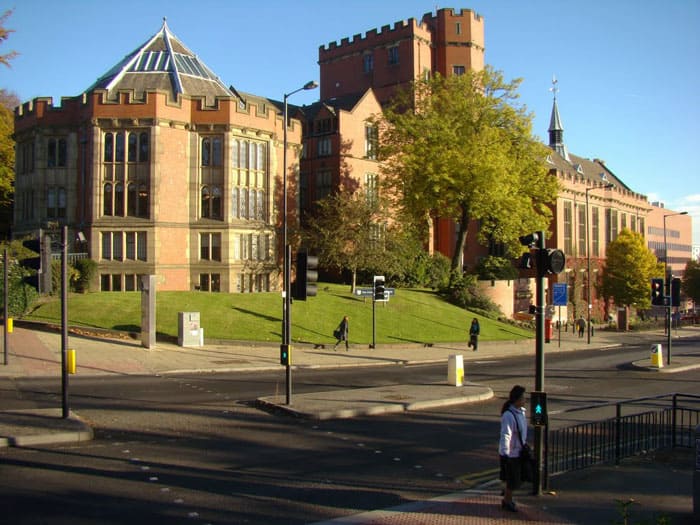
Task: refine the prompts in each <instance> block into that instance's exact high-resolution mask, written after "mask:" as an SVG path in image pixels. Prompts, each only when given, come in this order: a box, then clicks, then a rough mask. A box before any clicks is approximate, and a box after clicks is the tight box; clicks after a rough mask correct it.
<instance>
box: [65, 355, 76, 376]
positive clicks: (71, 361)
mask: <svg viewBox="0 0 700 525" xmlns="http://www.w3.org/2000/svg"><path fill="white" fill-rule="evenodd" d="M66 368H67V369H68V373H69V374H75V371H76V368H77V363H76V360H75V350H68V353H67V354H66Z"/></svg>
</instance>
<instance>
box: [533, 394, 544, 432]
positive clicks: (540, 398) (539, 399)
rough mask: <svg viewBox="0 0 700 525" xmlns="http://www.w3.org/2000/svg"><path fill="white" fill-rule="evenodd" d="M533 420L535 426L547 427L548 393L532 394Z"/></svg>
mask: <svg viewBox="0 0 700 525" xmlns="http://www.w3.org/2000/svg"><path fill="white" fill-rule="evenodd" d="M530 405H531V411H530V413H531V416H530V418H531V420H532V424H533V425H535V426H542V427H544V426H547V392H530Z"/></svg>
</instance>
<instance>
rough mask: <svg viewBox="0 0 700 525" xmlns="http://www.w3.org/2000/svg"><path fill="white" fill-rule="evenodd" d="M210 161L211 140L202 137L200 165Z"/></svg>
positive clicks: (207, 164)
mask: <svg viewBox="0 0 700 525" xmlns="http://www.w3.org/2000/svg"><path fill="white" fill-rule="evenodd" d="M210 163H211V140H209V139H207V138H205V139H202V166H209V165H210Z"/></svg>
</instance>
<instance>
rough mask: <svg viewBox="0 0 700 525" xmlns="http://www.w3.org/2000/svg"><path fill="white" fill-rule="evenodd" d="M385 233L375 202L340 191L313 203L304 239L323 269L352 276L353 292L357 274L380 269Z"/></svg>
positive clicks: (362, 194) (358, 193)
mask: <svg viewBox="0 0 700 525" xmlns="http://www.w3.org/2000/svg"><path fill="white" fill-rule="evenodd" d="M385 231H386V226H385V222H384V218H383V215H382V213H381V206H380V205H379V203H378V201H377V200H376V199H374V198H369V195H368V194H367V193H366V192H365V191H363V190H357V191H352V190H350V189H347V188H341V189H340V190H339V191H338V192H336V193H332V194H330V195H329V196H327V197H325V198H324V199H321V200H320V201H318V202H317V203H316V209H315V210H314V214H313V216H311V217H310V218H309V221H308V227H307V229H306V230H305V232H304V238H305V241H306V243H307V245H308V246H309V247H311V248H312V249H314V250H315V251H316V252H317V253H318V256H319V263H320V265H321V266H322V267H325V268H335V269H337V270H341V271H342V270H349V271H350V272H351V273H352V288H353V291H354V289H355V285H356V283H357V273H358V271H360V270H370V269H374V268H378V267H380V265H381V258H382V255H383V253H384V247H383V242H384V239H385V237H384V234H385Z"/></svg>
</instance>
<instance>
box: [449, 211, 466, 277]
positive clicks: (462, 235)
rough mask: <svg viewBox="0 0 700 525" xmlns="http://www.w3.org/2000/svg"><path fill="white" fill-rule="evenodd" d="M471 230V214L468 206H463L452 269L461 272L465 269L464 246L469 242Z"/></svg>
mask: <svg viewBox="0 0 700 525" xmlns="http://www.w3.org/2000/svg"><path fill="white" fill-rule="evenodd" d="M468 230H469V214H468V213H467V209H466V207H464V206H462V214H461V217H460V218H459V226H458V230H457V242H456V245H455V253H454V255H453V256H452V269H453V270H457V271H458V272H459V273H460V274H461V273H462V272H463V271H464V247H465V246H466V244H467V231H468Z"/></svg>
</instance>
